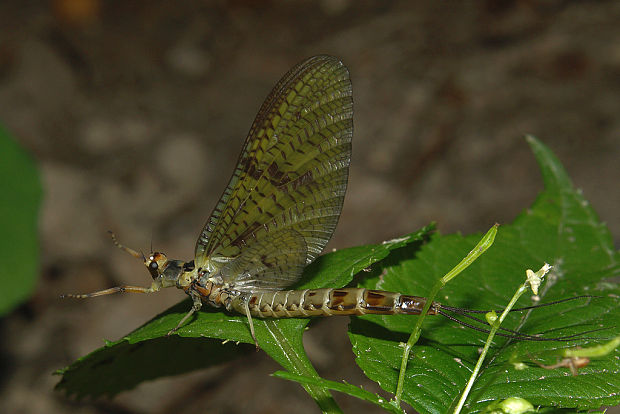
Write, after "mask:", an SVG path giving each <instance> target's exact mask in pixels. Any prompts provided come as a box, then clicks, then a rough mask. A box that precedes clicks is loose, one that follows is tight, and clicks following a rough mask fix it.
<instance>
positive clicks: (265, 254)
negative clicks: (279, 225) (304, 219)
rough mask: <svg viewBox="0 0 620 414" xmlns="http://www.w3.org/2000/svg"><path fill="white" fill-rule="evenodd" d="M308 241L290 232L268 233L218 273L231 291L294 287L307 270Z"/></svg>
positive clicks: (285, 230)
mask: <svg viewBox="0 0 620 414" xmlns="http://www.w3.org/2000/svg"><path fill="white" fill-rule="evenodd" d="M307 250H308V249H307V247H306V241H305V240H304V238H303V236H302V235H301V234H300V233H298V232H296V231H295V230H291V229H286V228H285V229H282V230H276V231H272V232H270V233H267V235H265V237H263V238H261V239H257V240H256V241H255V242H254V243H252V244H251V245H249V246H247V247H246V248H244V249H242V250H241V254H240V255H239V256H238V257H237V258H235V259H233V260H232V261H230V262H229V263H227V264H225V265H224V266H223V267H222V268H221V269H220V272H219V275H220V276H221V277H222V279H223V280H224V281H227V282H230V283H231V288H233V289H234V290H238V291H241V292H253V291H257V290H278V289H282V286H286V285H291V284H293V283H295V282H296V281H297V280H298V279H299V277H300V276H301V273H302V272H303V270H304V267H305V266H306V252H307Z"/></svg>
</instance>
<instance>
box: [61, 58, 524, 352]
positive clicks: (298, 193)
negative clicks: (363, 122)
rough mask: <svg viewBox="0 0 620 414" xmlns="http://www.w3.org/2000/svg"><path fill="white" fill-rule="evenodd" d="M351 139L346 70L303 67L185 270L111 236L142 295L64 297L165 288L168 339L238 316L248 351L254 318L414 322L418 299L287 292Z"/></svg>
mask: <svg viewBox="0 0 620 414" xmlns="http://www.w3.org/2000/svg"><path fill="white" fill-rule="evenodd" d="M352 135H353V98H352V89H351V81H350V78H349V72H348V70H347V68H346V67H345V66H344V65H343V64H342V62H340V60H338V59H337V58H335V57H332V56H314V57H311V58H309V59H306V60H305V61H303V62H301V63H299V64H298V65H296V66H295V67H293V68H292V69H291V70H290V71H289V72H288V73H287V74H285V75H284V77H283V78H282V79H281V80H280V81H279V82H278V83H277V84H276V86H275V87H274V88H273V90H272V91H271V93H270V94H269V96H268V97H267V99H266V100H265V102H264V103H263V105H262V106H261V108H260V110H259V112H258V115H257V116H256V119H255V120H254V123H253V124H252V127H251V128H250V132H249V133H248V136H247V138H246V140H245V143H244V146H243V150H242V151H241V155H240V156H239V160H238V162H237V166H236V167H235V170H234V171H233V174H232V177H231V178H230V181H229V183H228V186H227V187H226V189H225V190H224V193H223V194H222V197H221V198H220V200H219V201H218V203H217V205H216V206H215V208H214V209H213V212H212V213H211V216H210V217H209V219H208V220H207V222H206V224H205V226H204V228H203V229H202V231H201V233H200V236H199V237H198V241H197V242H196V249H195V257H194V260H192V261H189V262H183V261H181V260H172V259H168V258H167V257H166V255H165V254H163V253H161V252H153V253H151V254H149V255H148V256H144V255H143V254H141V253H139V252H137V251H135V250H133V249H130V248H128V247H126V246H123V245H121V244H119V243H118V242H117V241H116V238H114V236H113V240H114V243H115V244H116V245H117V246H118V247H119V248H121V249H122V250H124V251H125V252H127V253H129V254H131V255H132V256H134V257H136V258H138V259H140V260H142V261H143V262H144V265H145V266H146V267H147V269H148V271H149V273H150V274H151V277H152V278H153V282H152V284H151V286H150V287H148V288H146V287H139V286H118V287H113V288H110V289H106V290H101V291H98V292H93V293H88V294H81V295H66V296H67V297H73V298H91V297H95V296H101V295H107V294H111V293H117V292H135V293H151V292H156V291H158V290H160V289H161V288H165V287H171V286H174V287H177V288H179V289H183V290H184V291H185V293H187V294H188V295H189V296H190V297H191V299H192V301H193V305H192V307H191V309H190V310H189V312H188V313H187V314H186V315H185V316H184V317H183V318H182V319H181V320H180V321H179V323H178V324H177V326H176V327H175V328H174V329H173V330H172V331H170V332H169V334H171V333H173V332H174V331H176V330H177V329H179V328H180V327H181V326H182V325H183V324H184V323H185V322H186V321H187V320H188V319H189V318H190V317H191V316H192V314H193V313H194V312H197V311H198V310H200V308H201V307H202V305H203V304H207V305H210V306H214V307H221V306H224V307H225V308H226V309H227V310H228V311H235V312H238V313H241V314H243V315H246V316H247V318H248V323H249V328H250V332H251V334H252V338H253V339H254V341H255V342H256V336H255V333H254V324H253V322H252V318H253V317H258V318H288V317H308V316H330V315H363V314H419V313H420V312H421V311H422V308H423V307H424V305H425V303H426V299H425V298H423V297H418V296H410V295H404V294H400V293H393V292H384V291H378V290H368V289H361V288H341V289H305V290H287V288H289V287H290V286H291V285H293V284H294V283H295V282H297V281H298V280H299V279H300V277H301V275H302V271H303V269H304V267H305V266H306V265H308V264H309V263H311V262H312V261H313V260H314V259H315V258H316V257H317V256H318V255H319V254H320V253H321V251H322V250H323V248H324V247H325V245H326V243H327V242H328V241H329V239H330V238H331V236H332V233H333V232H334V229H335V228H336V224H337V222H338V219H339V217H340V212H341V210H342V204H343V201H344V196H345V192H346V188H347V179H348V174H349V164H350V162H351V139H352ZM446 311H455V312H457V313H463V312H469V311H467V310H464V309H460V308H453V307H449V306H445V305H441V304H439V303H433V304H432V306H431V307H430V310H429V312H428V313H429V314H442V315H444V316H447V317H449V318H451V319H453V317H451V316H449V315H448V314H447V313H446ZM459 322H460V323H463V322H461V321H459ZM463 324H464V325H466V326H470V325H467V324H465V323H463ZM470 327H471V326H470ZM474 329H476V328H474ZM478 329H480V328H478ZM513 334H516V336H517V337H518V338H521V339H536V338H535V337H532V336H529V335H525V334H519V333H516V332H513Z"/></svg>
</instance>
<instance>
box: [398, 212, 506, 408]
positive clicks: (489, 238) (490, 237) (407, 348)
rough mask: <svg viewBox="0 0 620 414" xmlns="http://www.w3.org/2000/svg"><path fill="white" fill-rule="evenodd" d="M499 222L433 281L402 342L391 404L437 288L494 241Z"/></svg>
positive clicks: (466, 265)
mask: <svg viewBox="0 0 620 414" xmlns="http://www.w3.org/2000/svg"><path fill="white" fill-rule="evenodd" d="M498 227H499V224H495V225H493V227H491V229H490V230H489V231H487V233H486V234H485V235H484V236H483V237H482V239H480V241H479V242H478V244H477V245H476V247H474V248H473V249H472V250H471V251H470V252H469V253H468V254H467V256H465V258H464V259H463V260H461V261H460V263H459V264H457V265H456V266H454V267H453V268H452V270H450V271H449V272H448V273H446V274H445V275H444V276H443V277H442V278H441V279H439V280H438V281H437V283H435V285H434V286H433V288H432V289H431V291H430V292H429V294H428V296H427V299H426V304H425V305H424V308H423V309H422V312H421V313H420V316H419V317H418V320H417V322H416V324H415V327H414V329H413V332H412V333H411V335H410V336H409V339H408V340H407V343H406V344H403V348H404V349H403V357H402V359H401V363H400V372H399V373H398V384H397V385H396V394H395V395H394V400H392V402H393V405H395V406H396V407H400V402H401V399H402V395H403V387H404V384H405V372H406V370H407V363H408V361H409V355H410V353H411V348H412V347H413V345H415V343H416V342H417V341H418V339H419V338H420V335H421V333H422V322H423V321H424V317H425V316H426V314H427V312H428V310H429V309H430V307H431V305H432V303H433V300H434V299H435V296H437V293H439V290H441V288H443V287H444V286H445V285H446V283H448V282H449V281H451V280H452V279H454V277H456V276H457V275H458V274H459V273H461V272H462V271H463V270H465V269H466V268H467V267H469V265H471V264H472V263H473V262H474V261H475V260H476V259H477V258H478V257H480V256H481V255H482V254H483V253H484V252H485V251H486V250H487V249H488V248H489V247H491V245H492V244H493V241H495V235H496V234H497V228H498Z"/></svg>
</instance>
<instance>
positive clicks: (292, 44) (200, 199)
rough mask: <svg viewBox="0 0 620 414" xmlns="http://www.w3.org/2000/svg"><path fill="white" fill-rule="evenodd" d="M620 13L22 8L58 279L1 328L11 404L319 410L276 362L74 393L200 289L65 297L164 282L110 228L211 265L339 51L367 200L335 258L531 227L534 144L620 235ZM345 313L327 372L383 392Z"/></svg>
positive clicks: (24, 55)
mask: <svg viewBox="0 0 620 414" xmlns="http://www.w3.org/2000/svg"><path fill="white" fill-rule="evenodd" d="M618 22H620V3H619V2H617V1H590V2H573V1H560V0H548V1H538V2H537V1H528V0H522V1H518V0H515V1H509V0H499V1H491V0H489V1H477V2H472V1H470V2H464V1H442V2H412V1H407V0H403V1H353V0H333V1H330V0H323V1H319V2H310V1H297V2H289V1H283V0H281V1H276V0H274V1H263V2H261V1H250V0H246V1H244V0H236V1H223V0H221V1H155V0H153V1H130V2H126V1H120V0H117V1H103V0H55V1H47V2H45V1H43V2H42V1H27V0H3V1H2V2H0V121H1V122H2V123H4V124H5V125H6V126H7V127H8V128H9V129H10V130H11V131H12V133H13V134H14V135H15V136H16V138H17V139H18V140H19V141H20V142H21V143H22V145H23V146H24V147H26V148H27V149H29V150H30V151H31V152H32V154H33V156H34V157H35V158H36V159H37V160H38V162H39V165H40V169H41V174H42V181H43V183H44V190H45V202H44V205H43V208H42V211H41V222H40V229H41V275H40V281H39V285H38V288H37V290H36V292H35V294H34V296H33V297H32V298H31V300H30V301H28V303H26V304H24V305H23V306H21V307H20V308H19V309H17V310H16V311H14V312H13V313H12V314H11V315H9V316H8V317H7V318H5V319H4V320H2V323H1V325H0V328H1V331H2V334H1V335H2V341H1V344H0V346H1V347H2V348H1V349H2V354H1V358H2V368H3V372H1V374H2V375H1V378H0V384H1V387H2V388H1V390H0V411H2V412H4V413H162V414H164V413H175V414H185V413H194V412H196V413H198V412H200V413H204V412H214V413H234V412H241V411H242V410H243V411H245V412H252V413H255V414H257V413H272V412H277V410H287V411H291V410H294V411H295V412H298V413H306V412H310V413H312V412H317V411H318V410H317V409H316V406H315V405H314V403H313V402H312V401H311V400H310V399H309V398H308V397H307V396H306V395H305V393H304V391H303V390H302V389H301V388H300V387H299V386H297V385H295V384H292V383H287V382H285V381H282V380H278V379H275V378H272V377H270V376H268V374H269V373H271V372H273V371H275V370H277V369H278V366H277V365H276V364H275V363H273V362H271V361H270V360H269V359H268V358H266V357H265V356H264V355H263V354H262V353H253V354H252V355H249V356H248V357H245V358H242V359H240V360H237V361H234V362H231V363H230V364H228V365H225V366H223V367H219V368H212V369H209V370H206V371H200V372H196V373H193V374H189V375H185V376H182V377H174V378H171V379H164V380H158V381H155V382H152V383H148V384H144V385H142V386H140V387H139V388H138V389H136V390H134V391H131V392H126V393H124V394H121V395H120V396H119V397H117V398H116V399H115V400H113V401H107V400H101V401H94V402H75V401H72V400H70V399H67V398H65V397H64V396H63V395H61V394H59V393H55V392H54V391H53V387H54V385H55V383H56V382H57V381H58V377H52V376H51V372H52V371H54V370H55V369H58V368H60V367H63V366H65V365H67V364H68V363H70V362H72V361H73V360H74V359H75V358H77V357H79V356H82V355H84V354H85V353H87V352H90V351H92V350H94V349H95V348H97V347H99V346H101V345H102V343H103V342H102V339H103V338H107V339H111V340H116V339H118V338H120V337H122V336H123V334H126V333H127V332H129V331H131V330H132V329H134V328H136V327H138V326H139V325H140V324H142V323H143V322H145V321H146V320H148V319H150V318H151V317H152V316H154V315H156V314H157V313H159V312H161V311H163V310H165V309H166V308H167V307H168V306H169V305H172V304H174V303H176V302H178V301H179V300H180V299H182V298H184V295H183V294H182V292H178V291H169V292H161V293H159V294H157V296H140V295H136V296H129V295H127V296H122V295H119V296H114V297H113V296H108V297H106V298H99V299H93V300H90V301H84V302H77V301H61V300H59V299H58V295H59V294H60V293H67V292H88V291H93V290H96V289H101V288H105V287H109V286H113V285H117V284H121V283H127V284H138V285H145V286H146V285H148V284H149V283H150V282H149V280H150V278H149V276H148V274H147V272H146V271H145V270H144V268H142V266H141V264H140V263H138V262H136V261H135V260H133V259H132V258H131V257H129V256H128V255H125V254H123V253H122V252H119V251H118V250H117V249H116V248H114V247H113V246H112V244H111V243H110V240H109V238H108V236H107V234H106V231H107V230H114V231H115V232H116V233H117V234H118V236H119V238H120V240H121V241H122V242H123V243H125V244H127V245H129V246H131V247H133V248H135V249H142V250H148V249H149V245H150V243H151V241H152V243H153V246H154V247H155V248H156V249H159V250H163V251H165V252H166V253H168V254H169V256H171V257H178V258H181V259H188V260H189V259H191V258H192V254H193V248H194V243H195V240H196V237H197V235H198V233H199V231H200V229H201V226H202V225H203V223H204V221H205V220H206V218H207V217H208V215H209V213H210V212H211V209H212V207H213V206H214V204H215V203H216V201H217V199H218V197H219V196H220V194H221V192H222V190H223V189H224V186H225V184H226V183H227V182H228V178H229V176H230V174H231V172H232V169H233V167H234V164H235V161H236V158H237V155H238V152H239V151H240V149H241V145H242V142H243V139H244V138H245V134H246V133H247V130H248V129H249V126H250V124H251V122H252V120H253V118H254V115H255V114H256V111H257V110H258V108H259V106H260V104H261V103H262V100H263V99H264V98H265V97H266V95H267V93H268V92H269V91H270V89H271V87H272V86H273V85H274V84H275V82H276V81H277V80H278V79H279V78H280V76H281V75H282V74H284V73H285V72H286V71H287V70H288V69H289V68H290V67H291V66H292V65H294V64H295V63H297V62H298V61H300V60H302V59H304V58H306V57H308V56H311V55H314V54H320V53H327V54H332V55H336V56H338V57H340V58H341V59H342V60H343V61H344V62H345V64H346V65H347V66H348V67H349V69H350V72H351V77H352V80H353V86H354V99H355V118H354V121H355V133H354V146H353V148H354V152H353V161H352V167H351V175H350V181H349V191H348V195H347V199H346V202H345V206H344V210H343V213H342V218H341V220H340V224H339V227H338V229H337V231H336V233H335V235H334V238H333V239H332V242H331V244H330V246H331V247H338V248H341V247H347V246H353V245H358V244H366V243H375V242H379V241H381V240H384V239H386V238H391V237H394V236H398V235H401V234H404V233H406V232H410V231H413V230H415V229H417V228H419V227H420V226H422V225H424V224H427V223H429V222H430V221H437V222H438V226H439V229H440V230H441V231H442V232H444V233H449V232H456V231H461V232H463V233H471V232H481V231H485V230H487V229H488V228H489V226H490V225H492V224H493V223H494V222H500V223H509V222H511V221H512V220H513V219H514V217H515V216H516V215H517V214H518V213H519V211H521V210H522V209H524V208H526V207H528V206H529V205H530V204H531V203H532V201H533V200H534V198H535V196H536V194H537V193H538V192H539V191H540V190H541V189H542V182H541V179H540V175H539V172H538V169H537V166H536V164H535V162H534V158H533V156H532V154H531V153H530V151H529V147H528V146H527V144H526V143H525V141H524V139H523V135H524V134H526V133H531V134H534V135H536V136H538V137H539V138H540V139H541V140H542V141H543V142H545V143H546V144H547V145H549V146H550V147H551V148H552V149H553V151H555V153H556V154H557V155H558V157H559V158H560V160H561V161H562V162H563V163H564V165H565V167H566V168H567V170H568V172H569V174H570V175H571V177H572V178H573V180H574V182H575V185H576V186H577V187H579V188H582V189H583V191H584V193H585V196H586V198H587V199H589V200H590V201H591V202H592V204H593V206H594V208H595V209H596V210H597V211H598V213H599V214H600V216H601V219H602V220H604V221H606V222H607V223H608V225H609V226H610V228H611V231H612V234H613V235H614V237H615V240H616V245H617V244H618V240H619V238H620V215H619V214H618V206H620V192H619V191H618V179H619V178H620V167H619V161H618V160H619V159H620V137H619V133H620V116H619V114H620V99H619V97H620V25H619V24H618ZM410 293H415V292H410ZM346 323H347V321H346V319H344V318H343V319H333V320H329V321H327V320H326V321H323V322H322V323H319V324H317V326H316V327H315V328H314V329H313V330H312V331H311V332H310V333H309V334H308V335H307V338H306V344H307V347H308V350H309V352H310V355H311V357H312V359H313V361H314V362H315V363H316V367H317V369H318V371H319V373H320V374H321V375H323V376H325V377H327V378H329V379H334V380H339V379H342V378H344V379H347V380H348V381H349V382H352V383H354V384H363V385H364V386H365V387H366V388H367V389H370V390H373V391H375V390H376V388H373V385H372V384H371V383H369V382H368V381H365V380H364V379H363V377H362V376H361V374H360V373H359V371H358V369H357V368H356V367H355V365H354V364H353V357H352V355H351V352H350V349H349V348H348V339H347V337H346ZM338 400H339V401H340V402H341V404H342V407H343V409H345V411H347V412H369V410H372V409H373V407H369V406H368V405H365V404H360V403H358V402H357V401H354V400H352V399H347V398H340V397H339V398H338ZM616 412H618V411H616Z"/></svg>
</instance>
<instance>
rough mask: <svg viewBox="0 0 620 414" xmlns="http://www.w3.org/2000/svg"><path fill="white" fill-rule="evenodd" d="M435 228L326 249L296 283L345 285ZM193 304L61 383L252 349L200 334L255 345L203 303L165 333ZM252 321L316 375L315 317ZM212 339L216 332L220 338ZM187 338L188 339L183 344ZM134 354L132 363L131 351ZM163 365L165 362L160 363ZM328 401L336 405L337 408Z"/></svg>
mask: <svg viewBox="0 0 620 414" xmlns="http://www.w3.org/2000/svg"><path fill="white" fill-rule="evenodd" d="M432 230H433V227H432V226H429V227H426V228H424V229H422V230H420V231H418V232H416V233H412V234H410V235H407V236H404V237H401V238H398V239H394V240H390V241H387V242H384V243H382V244H378V245H370V246H361V247H353V248H350V249H344V250H340V251H336V252H332V253H329V254H326V255H324V256H321V257H319V258H318V259H317V260H315V261H314V262H313V263H312V264H311V265H309V266H308V267H307V268H306V269H305V271H304V278H303V280H304V282H303V283H302V284H300V285H299V286H298V288H300V289H305V288H320V287H333V286H345V285H346V284H348V283H349V282H350V281H351V280H352V279H353V276H354V275H355V274H357V273H358V272H360V271H362V270H363V269H365V268H367V267H368V266H370V265H372V264H373V263H375V262H377V261H379V260H381V259H384V258H385V257H386V256H387V255H388V254H389V253H390V251H392V250H394V249H398V248H401V247H403V246H406V245H409V244H417V245H420V244H421V242H422V240H423V239H424V238H425V237H426V236H427V235H428V233H429V232H431V231H432ZM190 307H191V302H190V301H189V300H186V301H183V302H181V303H180V304H178V305H176V306H174V307H172V308H170V309H168V310H167V311H166V312H164V313H162V314H161V315H158V316H157V317H155V318H154V319H153V320H151V321H150V322H147V323H146V324H145V325H143V326H142V327H140V328H138V329H137V330H135V331H134V332H132V333H131V334H129V335H127V336H126V337H125V338H123V339H122V340H120V341H118V342H113V343H109V344H107V345H106V346H105V347H103V348H100V349H98V350H96V351H94V352H93V353H91V354H89V355H87V356H85V357H83V358H80V359H79V360H77V361H76V362H74V363H73V364H71V365H70V366H69V367H67V368H65V369H63V370H59V371H58V372H57V374H61V375H62V376H63V378H62V380H61V381H60V382H59V383H58V385H57V388H58V389H62V390H65V391H66V392H67V393H69V394H75V395H76V396H77V397H80V398H81V397H86V396H91V397H97V396H99V395H102V394H107V395H109V396H112V395H114V394H117V393H119V392H121V391H123V390H127V389H130V388H132V387H134V386H135V385H137V384H139V383H140V382H141V381H145V380H148V379H153V378H156V377H158V376H163V375H172V374H179V373H182V372H187V371H189V370H192V369H198V368H202V367H205V366H209V365H212V364H214V363H217V362H219V361H221V360H224V359H226V358H230V357H232V356H234V355H238V354H241V353H243V352H247V349H246V348H243V349H241V350H237V351H231V350H228V351H226V352H228V354H225V355H224V356H222V355H221V354H220V353H219V351H217V350H214V351H213V352H208V351H205V350H202V349H199V348H198V347H195V346H194V344H195V341H196V339H195V338H203V340H204V341H205V342H206V343H207V344H210V345H209V346H211V345H212V344H215V345H217V346H219V345H220V344H219V342H221V340H228V341H233V342H243V343H247V344H254V341H253V340H252V337H251V335H250V331H249V327H248V322H247V319H246V317H245V316H240V315H231V314H229V313H227V312H224V311H222V310H217V309H205V308H203V309H204V311H201V312H198V314H197V316H196V317H195V318H194V319H193V320H192V321H191V323H189V324H187V325H185V326H183V327H181V328H180V329H179V330H178V331H177V334H178V336H177V335H174V336H172V337H169V338H167V337H165V336H166V334H167V333H168V332H169V331H170V330H171V329H172V328H174V327H176V325H177V323H178V322H179V320H180V319H181V318H182V317H183V316H184V315H185V313H187V311H188V310H189V309H190ZM253 321H254V327H255V329H256V337H257V339H258V343H259V344H260V347H261V349H262V350H263V351H265V352H266V353H267V354H269V355H270V356H271V357H272V358H273V359H274V360H276V361H277V362H278V363H280V365H282V366H283V367H284V368H285V369H287V370H288V371H290V372H292V373H294V374H297V375H301V376H306V377H318V375H317V374H316V372H315V370H314V368H313V367H312V365H311V363H310V360H309V359H308V357H307V355H306V353H305V351H304V348H303V343H302V336H303V332H304V330H305V329H306V326H307V325H308V323H309V322H310V319H302V318H293V319H278V320H276V319H271V320H270V319H266V320H261V319H257V318H255V319H253ZM208 338H214V339H218V341H214V340H213V339H208ZM184 341H188V343H187V344H185V343H184ZM252 348H253V346H252ZM129 353H130V354H131V364H129V363H128V362H127V358H126V357H125V356H126V355H128V354H129ZM170 355H177V356H178V358H177V359H184V360H186V361H190V362H189V363H181V362H170V361H169V358H170ZM177 359H174V360H173V361H177ZM102 361H103V362H102ZM158 366H161V367H162V368H161V369H160V370H158V369H157V367H158ZM104 376H105V377H106V378H120V377H126V380H123V381H111V382H110V383H106V384H104V383H102V381H101V378H102V377H104ZM305 386H306V389H307V390H308V392H309V393H310V394H311V395H312V396H313V397H314V398H317V399H320V398H321V397H326V395H325V394H324V392H325V388H324V387H317V386H316V385H313V384H307V385H305ZM327 395H328V394H327ZM330 398H331V397H330ZM323 399H324V398H323ZM323 408H332V409H334V410H337V407H323Z"/></svg>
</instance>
